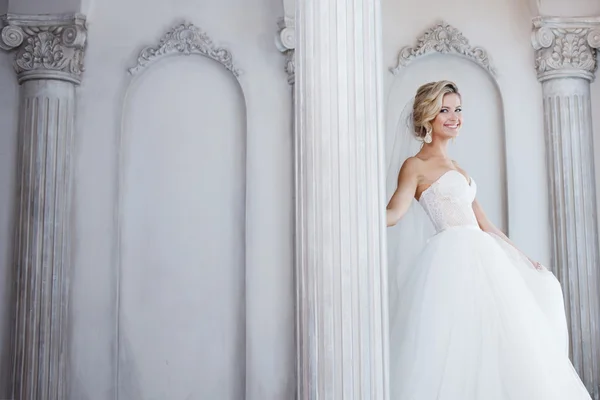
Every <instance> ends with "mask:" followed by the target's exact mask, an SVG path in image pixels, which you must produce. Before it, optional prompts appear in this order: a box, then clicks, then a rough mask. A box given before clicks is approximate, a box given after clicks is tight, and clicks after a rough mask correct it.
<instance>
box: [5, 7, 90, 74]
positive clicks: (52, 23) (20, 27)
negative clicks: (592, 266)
mask: <svg viewBox="0 0 600 400" xmlns="http://www.w3.org/2000/svg"><path fill="white" fill-rule="evenodd" d="M0 18H1V19H0V21H1V26H2V33H1V35H0V48H2V49H3V50H7V51H11V50H14V51H15V52H16V54H15V61H14V68H15V71H16V72H17V75H18V80H19V83H22V82H24V81H27V80H31V79H53V80H62V81H68V82H72V83H75V84H79V83H80V82H81V74H82V72H83V70H84V68H83V55H84V49H85V45H86V38H87V29H86V27H85V17H84V16H83V15H80V14H64V15H17V14H6V15H4V16H2V17H0Z"/></svg>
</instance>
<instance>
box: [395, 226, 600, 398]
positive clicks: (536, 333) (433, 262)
mask: <svg viewBox="0 0 600 400" xmlns="http://www.w3.org/2000/svg"><path fill="white" fill-rule="evenodd" d="M392 309H393V310H394V312H393V314H392V315H391V318H390V328H391V330H390V368H391V374H390V381H391V382H390V383H391V399H392V400H583V399H585V400H589V399H590V395H589V394H588V391H587V390H586V388H585V387H584V385H583V384H582V382H581V380H580V378H579V377H578V375H577V373H576V371H575V370H574V368H573V366H572V364H571V362H570V360H569V358H568V334H567V325H566V321H565V311H564V304H563V297H562V290H561V287H560V284H559V282H558V281H557V280H556V278H555V277H554V275H553V274H552V273H551V272H549V271H547V270H544V271H539V270H536V269H535V268H533V267H532V266H531V264H530V263H528V262H527V260H526V259H524V258H523V257H522V256H520V254H519V253H518V252H517V251H516V250H514V249H513V248H512V246H510V245H508V244H506V243H505V242H504V241H502V240H501V239H499V238H496V237H494V236H492V235H489V234H487V233H485V232H483V231H481V230H480V229H478V228H476V227H457V228H450V229H448V230H445V231H443V232H441V233H439V234H437V235H436V236H434V237H433V238H432V239H430V241H429V242H428V244H427V246H426V248H425V249H424V250H423V252H422V253H421V255H420V256H419V257H418V259H417V261H416V263H415V265H414V267H413V268H411V270H410V272H409V273H407V274H406V275H405V276H404V279H403V280H402V283H401V286H400V287H399V297H398V304H397V305H396V306H395V307H392Z"/></svg>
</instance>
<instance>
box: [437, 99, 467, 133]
mask: <svg viewBox="0 0 600 400" xmlns="http://www.w3.org/2000/svg"><path fill="white" fill-rule="evenodd" d="M431 125H432V128H433V131H432V133H431V134H432V136H433V137H439V138H440V139H451V138H454V137H456V136H458V131H459V130H460V127H461V125H462V106H461V101H460V96H459V95H458V94H456V93H448V94H445V95H444V98H443V99H442V109H441V110H440V112H439V113H438V115H437V116H436V117H435V119H434V120H433V122H432V123H431Z"/></svg>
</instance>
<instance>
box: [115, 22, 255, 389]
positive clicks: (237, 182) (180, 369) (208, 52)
mask: <svg viewBox="0 0 600 400" xmlns="http://www.w3.org/2000/svg"><path fill="white" fill-rule="evenodd" d="M130 73H131V74H132V78H131V81H130V84H129V86H128V89H127V93H126V95H125V99H124V104H123V111H122V123H121V135H120V145H119V151H120V154H119V166H118V178H119V186H118V199H117V204H118V207H117V209H118V211H117V219H118V224H117V226H118V235H117V237H116V241H117V249H118V250H117V254H118V257H117V258H118V262H117V264H118V278H117V279H118V284H117V287H118V289H117V290H118V300H117V318H118V321H117V341H118V343H117V347H118V349H117V353H118V354H117V369H116V385H117V398H118V399H121V400H129V399H131V400H133V399H150V398H169V399H184V398H185V399H190V400H195V399H198V400H199V399H223V400H238V399H241V398H244V391H245V359H246V348H245V347H246V344H245V343H246V317H245V314H246V312H245V307H246V297H245V296H246V288H245V282H246V279H245V274H246V250H245V249H246V222H245V221H246V134H247V132H246V129H247V127H246V121H247V120H246V103H245V99H244V94H243V92H242V88H241V86H240V84H239V82H238V80H237V77H238V76H239V70H238V69H237V68H236V67H235V66H234V64H233V60H232V56H231V54H230V53H229V51H227V50H226V49H223V48H220V47H218V46H216V45H215V44H214V43H213V42H212V40H211V39H210V38H209V37H208V35H207V34H206V33H204V32H202V31H201V30H200V29H199V28H197V27H195V26H194V25H191V24H185V23H184V24H179V25H176V26H175V27H174V28H173V29H172V30H171V31H169V32H168V33H167V34H166V35H165V36H164V37H163V38H162V39H161V41H160V43H159V44H158V45H157V46H152V47H148V48H146V49H144V50H143V51H142V52H141V53H140V56H139V58H138V62H137V65H136V66H135V67H133V68H131V69H130Z"/></svg>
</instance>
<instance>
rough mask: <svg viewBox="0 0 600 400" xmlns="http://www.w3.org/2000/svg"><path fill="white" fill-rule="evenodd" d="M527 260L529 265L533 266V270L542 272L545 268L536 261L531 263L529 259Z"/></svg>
mask: <svg viewBox="0 0 600 400" xmlns="http://www.w3.org/2000/svg"><path fill="white" fill-rule="evenodd" d="M527 259H528V260H529V262H530V263H531V265H533V267H534V268H535V269H537V270H538V271H543V270H544V269H545V268H544V266H543V265H542V264H540V263H539V262H537V261H533V260H532V259H531V258H529V257H527Z"/></svg>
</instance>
